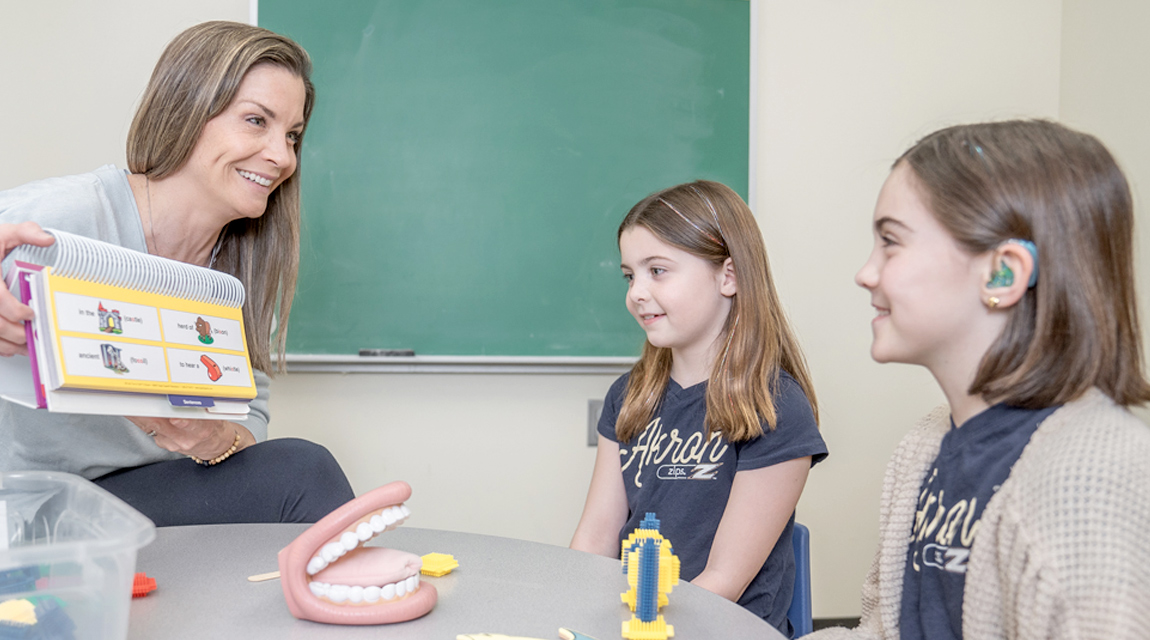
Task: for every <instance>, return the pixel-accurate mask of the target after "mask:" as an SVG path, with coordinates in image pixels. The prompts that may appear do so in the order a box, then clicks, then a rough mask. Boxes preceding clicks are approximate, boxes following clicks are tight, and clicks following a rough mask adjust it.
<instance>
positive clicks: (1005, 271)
mask: <svg viewBox="0 0 1150 640" xmlns="http://www.w3.org/2000/svg"><path fill="white" fill-rule="evenodd" d="M1006 242H1013V243H1014V244H1016V245H1018V246H1020V247H1022V248H1024V249H1026V250H1027V251H1029V252H1030V257H1031V258H1033V259H1034V269H1033V270H1032V271H1031V272H1030V281H1029V282H1027V283H1026V287H1027V288H1028V289H1029V288H1030V287H1033V286H1034V285H1035V284H1037V283H1038V247H1037V246H1035V245H1034V243H1033V242H1031V241H1029V240H1021V239H1018V238H1011V239H1009V240H1007V241H1006ZM1012 284H1014V271H1013V270H1012V269H1011V268H1010V267H1008V266H1006V262H1002V263H1001V266H1000V267H999V268H998V269H997V270H996V271H995V272H994V273H992V274H991V275H990V282H987V283H986V286H988V287H990V288H992V289H993V288H996V287H1009V286H1010V285H1012Z"/></svg>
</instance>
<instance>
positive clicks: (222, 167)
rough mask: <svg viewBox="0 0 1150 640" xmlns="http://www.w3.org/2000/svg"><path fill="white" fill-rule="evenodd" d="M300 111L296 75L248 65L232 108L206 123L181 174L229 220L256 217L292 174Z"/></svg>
mask: <svg viewBox="0 0 1150 640" xmlns="http://www.w3.org/2000/svg"><path fill="white" fill-rule="evenodd" d="M303 109H304V84H303V80H302V79H301V78H300V77H299V76H297V75H295V74H294V73H293V72H291V71H288V70H287V69H285V68H283V67H280V66H277V65H273V64H259V65H256V66H254V67H252V68H251V69H250V70H249V71H248V72H247V74H246V75H245V76H244V79H243V80H242V81H241V82H240V86H239V88H238V89H237V90H236V95H235V97H234V98H233V99H232V102H231V104H229V105H228V106H227V108H226V109H224V110H223V111H222V112H220V114H219V115H217V116H216V117H214V118H212V119H211V120H209V121H208V122H207V123H206V124H205V125H204V129H203V131H202V132H201V133H200V138H199V140H197V141H196V145H195V147H194V148H193V149H192V153H191V156H190V157H189V158H188V162H187V164H186V165H185V166H184V167H183V169H181V171H187V172H189V173H190V175H191V176H192V177H193V178H194V179H195V181H196V183H197V184H199V185H200V189H201V193H202V194H204V195H205V197H206V198H207V199H209V201H211V202H212V204H213V206H214V207H215V208H218V209H219V210H222V211H224V212H225V213H226V214H227V215H228V216H229V217H230V218H231V219H235V218H258V217H259V216H261V215H263V213H264V211H265V210H266V209H267V202H268V196H270V195H271V193H272V192H273V191H275V189H276V187H278V186H279V185H280V184H282V183H283V181H284V180H287V179H288V178H289V177H291V175H292V174H293V173H295V170H296V165H297V160H296V146H297V144H298V142H299V138H300V136H301V135H302V133H303V127H304V117H303Z"/></svg>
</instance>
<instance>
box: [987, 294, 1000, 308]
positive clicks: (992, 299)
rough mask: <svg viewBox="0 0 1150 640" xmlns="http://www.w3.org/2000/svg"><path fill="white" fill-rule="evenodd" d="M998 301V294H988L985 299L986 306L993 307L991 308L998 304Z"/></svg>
mask: <svg viewBox="0 0 1150 640" xmlns="http://www.w3.org/2000/svg"><path fill="white" fill-rule="evenodd" d="M998 302H999V300H998V296H990V297H989V298H987V299H986V306H988V307H990V308H991V309H993V308H995V307H997V306H998Z"/></svg>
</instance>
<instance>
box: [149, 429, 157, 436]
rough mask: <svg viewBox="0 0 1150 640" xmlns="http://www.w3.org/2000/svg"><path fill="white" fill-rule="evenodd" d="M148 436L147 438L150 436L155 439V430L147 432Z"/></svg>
mask: <svg viewBox="0 0 1150 640" xmlns="http://www.w3.org/2000/svg"><path fill="white" fill-rule="evenodd" d="M148 435H149V436H152V437H153V438H155V437H156V430H155V429H152V430H151V431H149V432H148Z"/></svg>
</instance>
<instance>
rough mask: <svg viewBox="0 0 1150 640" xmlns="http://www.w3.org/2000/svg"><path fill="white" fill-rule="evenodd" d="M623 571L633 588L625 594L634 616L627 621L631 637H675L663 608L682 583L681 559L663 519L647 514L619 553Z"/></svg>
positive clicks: (653, 639) (652, 639) (656, 639)
mask: <svg viewBox="0 0 1150 640" xmlns="http://www.w3.org/2000/svg"><path fill="white" fill-rule="evenodd" d="M619 557H620V558H621V559H622V562H623V573H625V574H627V584H629V585H630V586H631V588H630V589H629V590H628V591H627V592H626V593H624V594H622V596H621V597H622V599H623V602H624V603H626V604H627V606H628V607H630V608H631V611H633V612H634V615H632V616H631V619H630V620H629V621H627V622H624V623H623V637H624V638H627V640H666V639H667V638H671V637H674V635H675V628H674V627H673V626H671V625H669V624H667V623H666V621H665V620H663V616H661V615H659V608H660V607H663V606H666V604H667V603H668V602H669V599H668V598H667V594H669V593H671V589H672V588H674V586H675V585H676V584H679V558H677V557H676V556H675V555H674V554H673V553H672V550H671V541H670V540H668V539H666V538H664V537H663V534H661V533H659V520H658V518H656V517H655V514H654V513H647V514H646V516H645V517H644V518H643V520H642V522H640V523H639V528H638V529H635V531H634V532H632V533H631V535H630V536H628V537H627V539H626V540H624V541H623V549H622V552H621V553H620V554H619Z"/></svg>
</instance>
